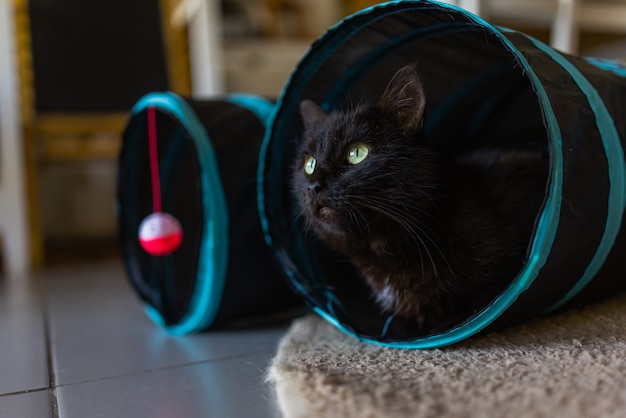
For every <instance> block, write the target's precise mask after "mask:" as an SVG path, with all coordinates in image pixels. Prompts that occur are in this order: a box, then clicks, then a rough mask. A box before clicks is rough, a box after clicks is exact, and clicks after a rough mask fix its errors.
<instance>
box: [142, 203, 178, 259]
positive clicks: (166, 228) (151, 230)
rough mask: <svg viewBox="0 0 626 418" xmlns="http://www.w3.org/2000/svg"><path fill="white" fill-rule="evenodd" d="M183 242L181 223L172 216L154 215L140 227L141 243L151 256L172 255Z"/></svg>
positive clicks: (159, 213)
mask: <svg viewBox="0 0 626 418" xmlns="http://www.w3.org/2000/svg"><path fill="white" fill-rule="evenodd" d="M182 242H183V229H182V227H181V226H180V222H178V220H177V219H176V218H174V217H173V216H172V215H170V214H167V213H164V212H156V213H152V214H150V215H148V216H147V217H146V218H145V219H144V220H143V221H142V222H141V225H139V243H140V244H141V247H142V248H143V249H144V250H145V251H146V252H147V253H148V254H150V255H155V256H166V255H170V254H172V253H173V252H174V251H176V250H177V249H178V247H180V244H181V243H182Z"/></svg>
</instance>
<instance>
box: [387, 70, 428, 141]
mask: <svg viewBox="0 0 626 418" xmlns="http://www.w3.org/2000/svg"><path fill="white" fill-rule="evenodd" d="M379 105H380V106H381V107H382V109H383V110H385V111H386V112H389V113H390V114H393V115H394V117H396V118H397V119H398V123H399V124H400V126H402V130H403V132H404V134H405V135H407V136H411V137H414V136H416V135H417V134H418V133H420V131H421V130H422V126H423V125H424V108H425V107H426V96H425V95H424V87H423V86H422V82H421V80H420V78H419V75H418V73H417V69H416V68H415V65H407V66H405V67H402V68H400V69H399V70H398V72H397V73H395V74H394V76H393V77H392V79H391V81H390V82H389V84H388V85H387V88H386V89H385V92H384V93H383V95H382V97H381V98H380V102H379Z"/></svg>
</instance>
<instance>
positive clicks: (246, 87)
mask: <svg viewBox="0 0 626 418" xmlns="http://www.w3.org/2000/svg"><path fill="white" fill-rule="evenodd" d="M374 3H376V2H374V1H368V0H130V1H129V0H108V1H106V2H90V1H84V0H0V269H1V270H0V275H5V276H6V275H8V276H13V275H15V276H19V275H21V274H24V273H25V272H26V271H28V270H29V269H31V268H33V267H35V268H37V267H41V266H47V265H54V264H59V263H74V262H84V261H87V260H92V259H94V258H106V257H117V256H118V252H117V251H118V250H117V231H116V218H115V210H114V205H115V187H116V186H115V182H116V170H117V161H116V158H117V153H118V150H119V146H120V135H121V132H122V130H123V127H124V124H125V121H126V117H127V113H128V111H129V110H130V108H131V107H132V105H133V104H134V103H135V102H136V101H137V100H138V99H139V98H140V97H141V96H142V95H144V94H146V93H148V92H151V91H163V90H172V91H174V92H176V93H178V94H180V95H182V96H186V97H190V96H193V97H197V98H203V97H214V96H215V95H220V94H224V93H229V92H246V93H254V94H259V95H262V96H265V97H268V98H270V99H271V98H276V97H277V96H278V95H279V94H280V91H281V88H282V86H283V85H284V83H285V82H286V80H287V78H288V76H289V73H290V71H291V70H292V68H293V67H294V65H295V64H296V63H297V62H298V60H299V58H300V57H301V56H302V55H303V54H304V52H305V51H306V49H307V48H308V46H309V45H310V44H311V42H313V41H314V40H315V39H317V38H318V37H319V36H320V35H321V34H322V33H323V32H324V31H325V30H326V29H327V28H329V27H330V26H332V25H333V24H334V23H336V22H337V21H339V20H340V19H341V18H343V17H344V16H346V15H349V14H351V13H353V12H355V11H358V10H360V9H362V8H365V7H368V6H370V5H372V4H374ZM456 3H457V4H458V5H459V6H461V7H464V8H467V9H468V10H471V11H473V12H475V13H477V14H480V15H481V16H483V17H484V18H485V19H487V20H488V21H491V22H492V23H495V24H498V25H503V26H507V27H510V28H513V29H516V30H520V31H522V32H525V33H528V34H530V35H532V36H534V37H536V38H539V39H541V40H543V41H544V42H546V43H549V44H551V45H553V46H555V47H556V48H558V49H561V50H563V51H567V52H571V53H575V54H580V55H592V56H600V57H605V58H612V59H622V60H624V59H626V0H524V1H516V0H482V1H481V0H459V1H457V2H456Z"/></svg>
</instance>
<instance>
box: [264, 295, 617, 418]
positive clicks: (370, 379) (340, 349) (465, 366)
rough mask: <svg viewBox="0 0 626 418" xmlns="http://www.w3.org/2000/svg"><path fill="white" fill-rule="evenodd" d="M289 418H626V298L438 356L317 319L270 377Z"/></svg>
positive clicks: (295, 328)
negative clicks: (371, 340) (366, 338)
mask: <svg viewBox="0 0 626 418" xmlns="http://www.w3.org/2000/svg"><path fill="white" fill-rule="evenodd" d="M268 379H269V381H270V382H272V384H273V385H274V386H275V389H276V393H277V396H278V402H279V405H280V408H281V410H282V412H283V414H284V417H286V418H291V417H315V418H318V417H359V418H366V417H394V418H396V417H549V418H553V417H568V418H570V417H594V418H595V417H626V295H619V296H616V297H614V298H612V299H610V300H608V301H605V302H604V303H601V304H597V305H593V306H589V307H587V308H585V309H580V310H571V311H567V312H565V313H561V314H558V315H555V316H552V317H548V318H542V319H537V320H532V321H530V322H528V323H526V324H524V325H521V326H517V327H514V328H511V329H507V330H506V331H502V332H497V333H495V332H494V333H490V334H487V335H485V336H481V337H475V338H472V339H470V340H468V341H465V342H462V343H460V344H457V345H454V346H452V347H447V348H443V349H433V350H399V349H389V348H382V347H379V346H375V345H370V344H365V343H361V342H359V341H357V340H356V339H354V338H352V337H350V336H348V335H346V334H343V333H341V332H340V331H337V330H335V328H333V327H332V326H330V325H328V324H327V323H326V322H325V321H324V320H322V319H320V318H318V317H317V316H315V315H313V314H311V315H310V316H306V317H304V318H301V319H298V320H296V321H295V322H294V323H293V325H292V327H291V329H290V330H289V332H288V333H287V335H286V336H285V337H284V339H283V341H282V342H281V344H280V347H279V351H278V354H277V356H276V358H275V359H274V362H273V364H272V366H271V369H270V371H269V378H268Z"/></svg>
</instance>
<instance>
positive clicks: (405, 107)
mask: <svg viewBox="0 0 626 418" xmlns="http://www.w3.org/2000/svg"><path fill="white" fill-rule="evenodd" d="M425 104H426V100H425V97H424V90H423V87H422V83H421V81H420V79H419V76H418V74H417V71H416V69H415V67H414V66H412V65H411V66H406V67H403V68H401V69H400V70H399V71H398V72H397V73H396V74H395V75H394V76H393V78H392V79H391V81H390V82H389V84H388V86H387V88H386V89H385V91H384V93H383V95H382V96H381V98H380V100H379V101H378V103H376V104H361V105H358V106H357V107H356V108H355V109H353V110H351V111H343V112H342V111H338V112H333V113H330V114H326V113H325V112H324V111H323V110H322V109H321V108H320V107H319V106H318V105H316V104H315V103H313V102H312V101H310V100H304V101H303V102H302V103H301V104H300V111H301V113H302V118H303V122H304V127H305V134H304V139H303V145H302V147H301V149H300V153H299V154H298V155H297V161H295V167H294V175H293V187H294V191H295V193H296V195H297V197H298V201H299V203H300V206H301V210H302V211H303V214H304V217H305V220H306V221H307V222H308V223H309V224H310V226H311V227H312V228H313V229H314V230H315V231H316V232H317V233H318V235H320V236H321V237H322V238H323V239H325V241H326V242H327V243H328V244H329V245H331V246H332V247H335V248H336V249H339V250H341V249H342V248H343V247H345V246H346V245H352V244H349V243H354V242H356V241H355V239H357V240H358V239H359V238H366V237H367V238H370V239H371V238H376V237H378V238H380V237H379V235H380V234H384V233H393V231H394V230H395V228H396V227H397V228H407V227H408V228H416V227H418V225H416V224H415V220H414V219H410V217H411V216H415V214H420V213H422V214H423V212H425V211H427V210H431V209H430V208H431V206H432V201H433V198H432V195H433V193H434V190H435V189H436V187H437V186H436V183H437V169H436V158H435V154H434V152H433V151H432V150H430V148H429V147H428V146H427V145H426V143H425V139H424V138H423V134H422V132H421V131H422V126H423V122H424V108H425ZM402 224H403V225H402Z"/></svg>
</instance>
